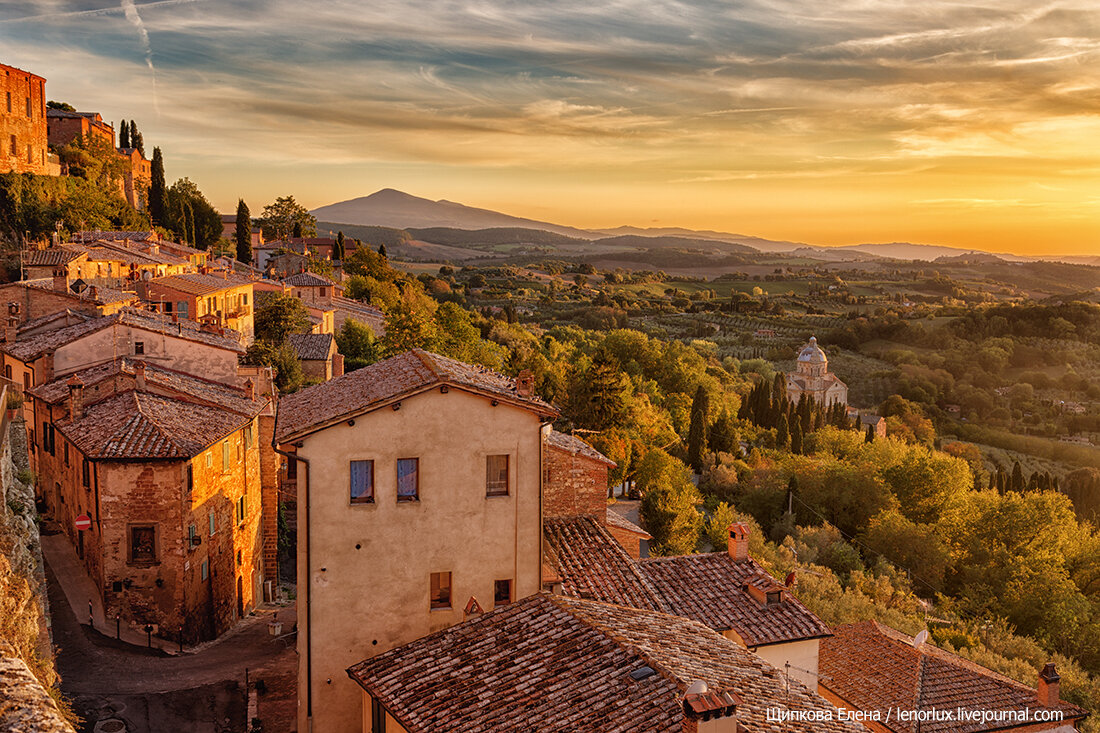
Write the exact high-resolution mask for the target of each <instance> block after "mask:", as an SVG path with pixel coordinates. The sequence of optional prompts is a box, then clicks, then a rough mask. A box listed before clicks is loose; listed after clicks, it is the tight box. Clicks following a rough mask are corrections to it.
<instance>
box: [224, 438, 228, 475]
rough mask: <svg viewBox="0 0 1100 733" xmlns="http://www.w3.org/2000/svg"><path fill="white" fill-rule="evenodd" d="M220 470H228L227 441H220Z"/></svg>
mask: <svg viewBox="0 0 1100 733" xmlns="http://www.w3.org/2000/svg"><path fill="white" fill-rule="evenodd" d="M222 471H223V472H228V471H229V441H228V440H226V441H223V442H222Z"/></svg>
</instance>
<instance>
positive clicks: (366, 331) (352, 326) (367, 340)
mask: <svg viewBox="0 0 1100 733" xmlns="http://www.w3.org/2000/svg"><path fill="white" fill-rule="evenodd" d="M336 348H337V349H338V350H339V352H340V353H341V354H343V356H344V371H345V372H352V371H355V370H356V369H362V368H363V367H365V366H368V365H370V364H373V363H374V362H376V361H378V360H379V359H380V358H381V357H382V349H381V344H379V343H378V342H377V341H376V340H375V338H374V331H372V330H371V329H370V328H369V327H368V326H365V325H363V324H362V323H359V322H358V321H356V320H352V319H351V318H349V319H347V320H346V321H344V325H343V326H341V327H340V330H339V331H337V333H336Z"/></svg>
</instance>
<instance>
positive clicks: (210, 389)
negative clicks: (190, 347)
mask: <svg viewBox="0 0 1100 733" xmlns="http://www.w3.org/2000/svg"><path fill="white" fill-rule="evenodd" d="M139 361H140V360H138V359H134V358H131V357H125V358H122V359H117V360H115V361H109V362H105V363H103V364H97V365H96V366H93V367H88V368H87V369H81V370H80V371H78V372H73V373H72V376H74V377H76V378H78V379H79V380H80V381H81V382H82V383H83V384H84V385H85V386H87V387H92V386H94V385H96V384H99V383H100V382H103V381H104V380H107V379H112V378H114V377H117V376H119V375H122V376H126V377H129V378H130V379H129V380H127V382H129V381H130V380H132V379H133V377H134V376H135V374H136V370H135V365H136V364H138V363H139ZM144 363H145V384H146V391H152V392H158V393H159V392H168V393H170V394H169V395H168V396H180V397H183V398H184V399H187V400H189V401H193V402H199V403H203V404H207V405H210V406H211V407H220V408H222V409H225V410H229V411H231V412H236V413H238V414H240V415H248V416H253V415H256V414H258V413H260V412H261V411H262V410H263V409H264V407H265V406H266V405H267V400H266V399H264V398H257V399H252V400H250V399H248V397H247V396H246V395H245V391H244V389H243V388H239V387H233V386H230V385H228V384H222V383H221V382H211V381H208V380H206V379H202V378H201V377H196V376H193V375H191V374H185V373H183V372H178V371H176V370H174V369H165V368H164V367H162V366H158V365H156V364H153V363H151V362H144ZM69 378H70V377H69V375H66V376H64V377H58V378H57V379H55V380H53V381H52V382H46V383H45V384H40V385H38V386H37V387H33V388H32V389H31V390H30V393H31V394H32V395H33V396H35V397H37V398H38V399H40V400H42V401H43V402H45V403H47V404H51V405H54V404H58V403H59V402H63V401H64V400H66V399H68V397H69V385H68V380H69Z"/></svg>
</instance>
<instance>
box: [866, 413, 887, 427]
mask: <svg viewBox="0 0 1100 733" xmlns="http://www.w3.org/2000/svg"><path fill="white" fill-rule="evenodd" d="M885 419H886V418H884V417H882V416H881V415H863V414H861V415H860V416H859V422H860V424H862V425H878V424H879V423H880V422H882V421H883V420H885Z"/></svg>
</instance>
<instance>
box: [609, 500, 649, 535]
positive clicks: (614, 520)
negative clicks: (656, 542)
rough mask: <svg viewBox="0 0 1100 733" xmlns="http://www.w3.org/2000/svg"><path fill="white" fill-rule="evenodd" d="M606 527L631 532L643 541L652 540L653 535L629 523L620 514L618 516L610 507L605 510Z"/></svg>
mask: <svg viewBox="0 0 1100 733" xmlns="http://www.w3.org/2000/svg"><path fill="white" fill-rule="evenodd" d="M607 525H608V526H609V527H616V528H618V529H622V530H626V531H627V532H633V533H634V534H636V535H640V536H641V538H642V539H644V540H651V539H653V535H651V534H650V533H649V532H646V531H645V530H644V529H642V528H641V527H639V526H638V525H636V524H634V522H631V521H630V520H629V519H627V518H626V517H624V516H623V515H622V514H619V513H618V512H617V511H615V510H614V509H612V508H611V507H608V508H607Z"/></svg>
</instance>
